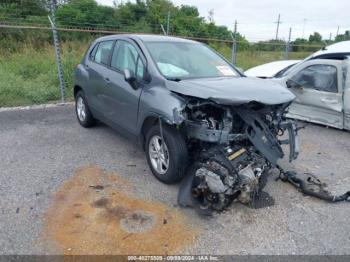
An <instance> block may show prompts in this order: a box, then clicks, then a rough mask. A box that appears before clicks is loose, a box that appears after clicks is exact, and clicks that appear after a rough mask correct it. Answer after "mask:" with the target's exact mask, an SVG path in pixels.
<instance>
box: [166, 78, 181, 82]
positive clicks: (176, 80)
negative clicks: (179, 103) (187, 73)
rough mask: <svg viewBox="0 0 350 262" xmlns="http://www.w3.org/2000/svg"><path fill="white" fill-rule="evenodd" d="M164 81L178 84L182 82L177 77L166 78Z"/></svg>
mask: <svg viewBox="0 0 350 262" xmlns="http://www.w3.org/2000/svg"><path fill="white" fill-rule="evenodd" d="M166 79H167V80H169V81H175V82H180V81H181V80H182V79H181V78H179V77H167V78H166Z"/></svg>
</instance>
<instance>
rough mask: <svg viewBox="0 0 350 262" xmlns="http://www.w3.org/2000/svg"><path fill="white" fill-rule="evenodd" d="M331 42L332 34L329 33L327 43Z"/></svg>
mask: <svg viewBox="0 0 350 262" xmlns="http://www.w3.org/2000/svg"><path fill="white" fill-rule="evenodd" d="M331 41H332V33H329V42H331Z"/></svg>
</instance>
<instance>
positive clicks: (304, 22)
mask: <svg viewBox="0 0 350 262" xmlns="http://www.w3.org/2000/svg"><path fill="white" fill-rule="evenodd" d="M306 21H307V19H306V18H304V20H303V34H302V37H301V38H302V39H304V33H305V24H306Z"/></svg>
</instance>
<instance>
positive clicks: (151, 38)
mask: <svg viewBox="0 0 350 262" xmlns="http://www.w3.org/2000/svg"><path fill="white" fill-rule="evenodd" d="M117 37H126V38H133V39H136V38H137V39H139V40H141V41H143V42H184V43H197V42H196V41H193V40H189V39H185V38H180V37H173V36H163V35H150V34H119V35H108V36H103V37H100V38H98V40H99V41H100V40H112V39H115V38H117Z"/></svg>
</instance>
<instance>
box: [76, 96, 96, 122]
mask: <svg viewBox="0 0 350 262" xmlns="http://www.w3.org/2000/svg"><path fill="white" fill-rule="evenodd" d="M75 113H76V115H77V118H78V122H79V124H80V125H81V126H83V127H86V128H87V127H91V126H93V125H95V123H96V121H95V119H94V117H93V116H92V114H91V111H90V109H89V106H88V104H87V100H86V97H85V94H84V92H83V91H82V90H80V91H79V92H78V93H77V94H76V96H75Z"/></svg>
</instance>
